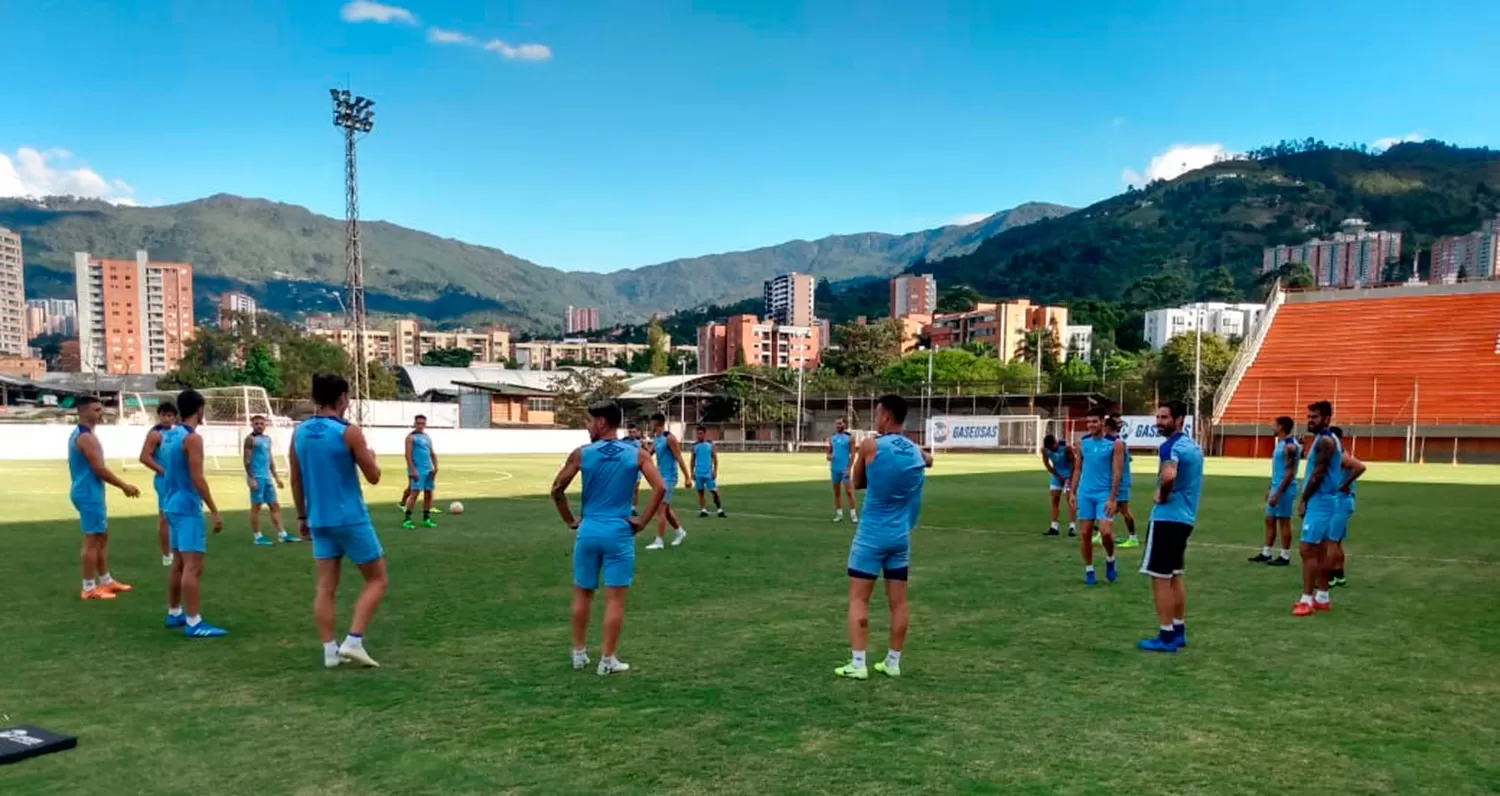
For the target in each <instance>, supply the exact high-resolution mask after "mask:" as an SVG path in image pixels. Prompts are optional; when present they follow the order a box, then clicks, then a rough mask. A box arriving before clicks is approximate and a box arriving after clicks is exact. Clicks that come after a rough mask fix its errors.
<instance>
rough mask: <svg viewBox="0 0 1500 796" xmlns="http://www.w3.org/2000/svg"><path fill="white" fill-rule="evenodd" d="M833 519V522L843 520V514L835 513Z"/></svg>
mask: <svg viewBox="0 0 1500 796" xmlns="http://www.w3.org/2000/svg"><path fill="white" fill-rule="evenodd" d="M833 521H834V522H843V521H844V515H842V514H835V515H833Z"/></svg>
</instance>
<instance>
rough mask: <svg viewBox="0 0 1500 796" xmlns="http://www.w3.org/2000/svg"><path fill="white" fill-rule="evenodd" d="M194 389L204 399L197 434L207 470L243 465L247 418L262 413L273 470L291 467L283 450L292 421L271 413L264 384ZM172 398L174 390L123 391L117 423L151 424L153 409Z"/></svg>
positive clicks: (289, 441) (287, 444)
mask: <svg viewBox="0 0 1500 796" xmlns="http://www.w3.org/2000/svg"><path fill="white" fill-rule="evenodd" d="M198 392H199V393H201V394H202V395H203V399H204V403H203V423H202V425H200V426H199V427H198V433H199V434H201V435H202V436H203V454H204V458H205V464H206V466H207V467H208V469H210V470H214V471H238V470H241V469H243V468H244V458H243V457H244V454H243V452H242V451H243V450H244V448H243V445H244V443H245V437H246V436H247V435H249V433H250V418H252V417H255V416H256V415H262V416H264V417H265V418H266V420H267V421H268V426H267V428H266V434H267V435H268V436H270V437H271V450H272V453H273V455H274V456H275V457H276V460H277V461H276V464H277V469H278V470H280V471H281V472H282V473H286V472H288V471H289V470H290V469H291V464H290V463H289V462H288V460H287V452H288V451H289V450H291V445H292V427H293V426H294V425H295V424H294V423H293V422H292V420H291V419H290V418H286V417H281V416H279V415H277V414H276V413H275V411H274V410H273V409H272V408H271V398H270V396H269V395H268V394H267V393H266V390H265V388H264V387H251V386H239V387H208V388H205V389H201V390H199V391H198ZM176 400H177V393H175V392H170V391H155V392H139V393H125V394H123V395H121V396H120V423H121V424H122V425H139V426H151V425H154V424H155V423H156V408H157V407H158V406H161V404H162V403H163V402H165V401H172V402H175V401H176Z"/></svg>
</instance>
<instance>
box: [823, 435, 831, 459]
mask: <svg viewBox="0 0 1500 796" xmlns="http://www.w3.org/2000/svg"><path fill="white" fill-rule="evenodd" d="M823 442H824V443H825V444H826V445H828V454H827V455H826V456H825V457H824V458H825V459H826V460H827V461H830V462H831V461H833V437H829V438H828V439H826V440H823Z"/></svg>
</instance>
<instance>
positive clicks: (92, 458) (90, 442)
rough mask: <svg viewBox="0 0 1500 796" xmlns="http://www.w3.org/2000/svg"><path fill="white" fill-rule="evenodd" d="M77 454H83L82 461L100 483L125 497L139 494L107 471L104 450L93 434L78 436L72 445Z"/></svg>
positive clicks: (133, 486) (137, 490)
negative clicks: (86, 463) (107, 485)
mask: <svg viewBox="0 0 1500 796" xmlns="http://www.w3.org/2000/svg"><path fill="white" fill-rule="evenodd" d="M73 444H74V445H75V446H76V447H77V448H78V452H79V453H82V454H83V458H84V460H86V461H87V462H88V463H89V469H90V470H93V471H94V476H95V477H96V478H98V479H99V480H100V481H103V482H104V483H106V484H109V485H110V486H112V487H114V488H115V489H118V490H120V491H121V492H124V493H125V496H126V497H135V496H136V495H139V494H140V493H141V490H139V489H136V488H135V485H134V484H127V483H125V482H124V481H123V480H121V479H120V477H119V476H117V475H115V474H114V472H113V471H111V470H110V469H109V465H108V464H106V463H105V461H104V448H102V447H100V445H99V440H98V439H96V438H95V437H94V435H93V434H79V435H78V439H77V440H76V441H75V442H74V443H73Z"/></svg>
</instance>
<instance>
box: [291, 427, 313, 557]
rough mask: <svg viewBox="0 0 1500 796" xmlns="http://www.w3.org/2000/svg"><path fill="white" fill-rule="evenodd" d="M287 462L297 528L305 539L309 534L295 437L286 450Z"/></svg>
mask: <svg viewBox="0 0 1500 796" xmlns="http://www.w3.org/2000/svg"><path fill="white" fill-rule="evenodd" d="M286 458H287V463H288V464H289V465H291V468H292V473H291V475H292V504H293V505H295V506H296V507H297V529H298V531H299V532H301V534H302V538H304V539H306V538H308V537H309V536H311V534H310V533H308V529H307V499H306V498H305V497H303V495H302V466H301V465H300V464H298V463H297V437H296V436H295V435H294V436H293V437H292V444H291V446H290V447H289V448H288V449H287V452H286Z"/></svg>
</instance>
